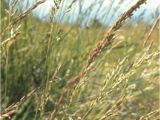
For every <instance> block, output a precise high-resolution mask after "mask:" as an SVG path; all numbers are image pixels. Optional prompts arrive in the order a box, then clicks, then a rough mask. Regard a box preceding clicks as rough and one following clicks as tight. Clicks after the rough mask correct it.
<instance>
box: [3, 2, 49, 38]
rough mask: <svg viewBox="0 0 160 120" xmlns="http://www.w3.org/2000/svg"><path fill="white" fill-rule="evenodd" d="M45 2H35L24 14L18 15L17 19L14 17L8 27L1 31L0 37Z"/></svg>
mask: <svg viewBox="0 0 160 120" xmlns="http://www.w3.org/2000/svg"><path fill="white" fill-rule="evenodd" d="M45 1H46V0H37V2H36V3H34V4H33V5H32V6H30V7H29V8H28V9H27V10H26V11H25V12H23V13H22V14H20V15H19V16H18V17H16V18H15V19H14V20H13V21H11V22H10V23H9V25H8V26H7V27H6V28H5V29H4V30H2V32H1V33H0V36H3V34H4V33H5V32H6V31H7V30H10V29H11V28H12V26H13V25H15V24H16V23H17V22H19V21H20V20H22V19H23V18H25V17H26V16H27V15H28V14H30V13H31V12H32V10H33V9H35V8H37V7H38V6H39V5H40V4H42V3H44V2H45Z"/></svg>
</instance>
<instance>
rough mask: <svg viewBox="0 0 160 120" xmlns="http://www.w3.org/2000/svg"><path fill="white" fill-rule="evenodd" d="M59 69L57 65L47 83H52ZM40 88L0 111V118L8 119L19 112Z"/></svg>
mask: <svg viewBox="0 0 160 120" xmlns="http://www.w3.org/2000/svg"><path fill="white" fill-rule="evenodd" d="M60 68H61V65H59V66H58V67H57V68H56V69H55V71H54V72H53V75H52V78H51V80H50V81H49V83H50V84H51V83H53V81H54V79H55V77H56V76H57V74H58V72H59V70H60ZM42 87H44V86H39V87H37V88H35V89H33V90H32V91H31V92H29V93H28V94H27V95H25V96H23V97H22V98H21V99H20V101H18V102H17V103H14V104H12V105H10V106H8V107H7V108H5V109H4V110H3V111H2V113H1V116H0V118H3V119H4V118H10V116H12V115H13V114H15V113H16V112H17V111H18V110H19V108H20V106H21V105H22V104H23V103H24V102H25V101H27V100H28V99H29V98H30V97H32V96H34V95H36V94H37V92H39V91H40V90H41V89H42ZM49 90H50V87H49ZM47 97H48V94H47V96H46V99H47Z"/></svg>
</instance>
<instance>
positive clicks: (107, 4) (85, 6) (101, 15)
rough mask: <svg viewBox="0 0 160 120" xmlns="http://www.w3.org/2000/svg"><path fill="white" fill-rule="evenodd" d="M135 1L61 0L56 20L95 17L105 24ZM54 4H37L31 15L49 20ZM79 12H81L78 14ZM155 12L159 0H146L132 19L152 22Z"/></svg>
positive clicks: (50, 0) (49, 0)
mask: <svg viewBox="0 0 160 120" xmlns="http://www.w3.org/2000/svg"><path fill="white" fill-rule="evenodd" d="M34 1H35V0H24V1H23V4H21V7H23V8H24V9H26V3H28V5H30V4H32V3H33V2H34ZM72 1H76V2H74V3H73V5H72V7H71V8H70V9H67V7H68V6H69V5H70V4H71V2H72ZM122 1H123V2H122ZM136 2H137V0H62V2H61V5H60V8H61V9H60V10H59V11H58V12H57V13H56V16H57V17H56V20H57V21H61V22H68V23H74V22H77V20H81V21H82V24H84V25H87V24H89V23H90V21H92V20H94V19H96V20H98V21H99V22H101V23H102V24H104V25H107V24H110V23H112V22H114V21H115V20H116V19H117V17H118V16H120V15H121V14H122V13H123V12H125V11H126V10H127V9H129V7H130V6H132V5H133V4H135V3H136ZM24 6H25V7H24ZM54 6H55V5H54V2H53V0H46V1H45V3H43V4H41V5H39V6H38V7H37V8H36V9H35V10H34V11H33V15H34V16H36V17H38V18H40V19H42V20H49V17H50V15H51V10H52V8H53V7H54ZM66 11H68V12H66ZM156 11H157V12H158V13H156ZM79 13H81V14H80V15H79ZM155 13H156V14H160V0H147V4H143V5H142V6H141V7H140V9H138V10H137V11H136V12H134V15H133V17H132V20H142V21H148V22H152V21H153V19H152V18H153V17H155ZM142 14H143V16H142Z"/></svg>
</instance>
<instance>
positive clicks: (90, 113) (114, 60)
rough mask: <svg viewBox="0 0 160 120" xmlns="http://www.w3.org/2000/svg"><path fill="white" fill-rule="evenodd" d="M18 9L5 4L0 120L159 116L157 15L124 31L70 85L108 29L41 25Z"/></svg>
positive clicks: (128, 119) (121, 119) (116, 119)
mask: <svg viewBox="0 0 160 120" xmlns="http://www.w3.org/2000/svg"><path fill="white" fill-rule="evenodd" d="M16 4H17V3H16V2H15V4H14V3H13V4H12V7H11V9H10V10H9V8H8V5H7V4H6V3H5V2H4V1H3V0H2V2H1V40H2V41H1V107H2V108H1V119H13V120H32V119H33V120H39V119H42V120H44V119H57V120H112V119H113V120H135V119H141V120H143V119H144V120H158V119H159V114H158V113H159V105H158V104H159V70H158V67H159V60H158V58H159V47H158V44H159V41H158V37H159V36H158V34H159V33H158V29H159V26H158V23H159V21H158V19H159V18H155V23H153V25H149V24H147V23H141V22H138V23H136V24H130V23H129V22H128V23H127V24H126V25H124V26H122V27H121V28H120V29H119V30H118V31H116V36H115V38H113V40H112V42H111V44H110V45H108V46H107V47H105V48H104V49H102V50H101V51H102V54H100V55H99V56H97V57H96V58H95V59H94V61H93V62H92V63H91V65H90V67H89V68H88V69H89V70H87V72H86V74H85V75H82V76H80V80H79V81H78V82H76V83H72V82H68V81H72V79H75V77H76V76H79V75H81V71H82V70H84V69H83V68H84V66H85V65H86V64H87V60H88V56H89V54H90V53H91V51H92V50H93V49H94V48H96V46H97V43H98V42H99V41H100V40H102V39H103V38H104V34H105V33H106V31H107V30H108V29H109V28H108V27H107V28H106V27H103V26H101V25H100V24H99V23H98V22H97V21H95V22H93V23H92V25H91V26H89V27H87V28H81V26H80V25H79V24H73V25H67V24H59V23H56V22H54V21H52V20H51V21H48V22H44V21H41V20H39V19H37V18H35V17H33V16H32V15H28V14H29V13H30V12H31V11H32V9H31V10H29V12H28V13H25V14H23V13H24V12H21V11H17V12H15V13H14V11H16V9H17V7H16ZM21 15H22V17H21ZM17 18H20V19H17ZM16 20H17V21H16ZM15 21H16V22H15ZM67 85H68V86H67ZM65 86H67V87H65ZM63 91H66V92H64V94H63ZM62 96H63V97H62ZM61 97H62V100H61V101H60V99H61ZM59 101H60V102H59Z"/></svg>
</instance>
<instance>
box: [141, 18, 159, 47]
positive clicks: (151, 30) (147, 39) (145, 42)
mask: <svg viewBox="0 0 160 120" xmlns="http://www.w3.org/2000/svg"><path fill="white" fill-rule="evenodd" d="M159 19H160V16H159V17H158V18H157V19H156V20H155V22H154V23H153V25H152V28H151V29H150V31H149V33H148V35H147V38H146V39H145V41H144V43H143V46H145V45H146V44H147V42H148V41H149V39H150V37H151V35H152V32H153V30H154V29H155V27H156V26H157V24H158V22H159ZM151 42H152V41H151ZM151 42H150V43H151Z"/></svg>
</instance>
